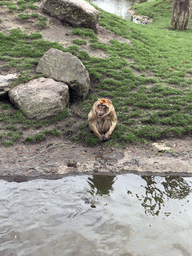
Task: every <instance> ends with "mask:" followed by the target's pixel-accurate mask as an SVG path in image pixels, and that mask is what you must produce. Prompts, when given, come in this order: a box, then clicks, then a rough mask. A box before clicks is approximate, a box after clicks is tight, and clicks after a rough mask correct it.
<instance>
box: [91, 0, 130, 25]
mask: <svg viewBox="0 0 192 256" xmlns="http://www.w3.org/2000/svg"><path fill="white" fill-rule="evenodd" d="M89 1H90V2H91V3H92V4H94V5H96V6H98V7H99V8H101V9H103V10H104V11H106V12H110V13H113V14H116V15H117V16H120V17H122V18H123V19H128V20H129V19H130V15H129V14H128V12H127V9H128V7H130V6H131V5H132V2H131V1H129V0H89Z"/></svg>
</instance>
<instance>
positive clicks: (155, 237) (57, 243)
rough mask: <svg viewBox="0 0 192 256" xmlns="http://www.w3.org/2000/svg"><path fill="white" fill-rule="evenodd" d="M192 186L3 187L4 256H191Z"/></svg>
mask: <svg viewBox="0 0 192 256" xmlns="http://www.w3.org/2000/svg"><path fill="white" fill-rule="evenodd" d="M191 192H192V178H190V177H184V178H182V177H179V176H178V177H177V176H166V177H160V176H138V175H134V174H125V175H117V176H99V175H93V176H87V175H83V176H67V177H64V178H62V179H60V180H33V181H28V182H23V183H15V182H11V183H9V182H7V181H3V180H0V255H1V256H11V255H17V256H31V255H34V256H44V255H45V256H49V255H54V256H57V255H59V256H61V255H64V256H72V255H73V256H74V255H77V256H90V255H91V256H107V255H113V256H114V255H115V256H138V255H142V256H154V255H155V256H162V255H169V256H180V255H184V256H190V255H192V246H191V245H192V242H191V237H192V193H191Z"/></svg>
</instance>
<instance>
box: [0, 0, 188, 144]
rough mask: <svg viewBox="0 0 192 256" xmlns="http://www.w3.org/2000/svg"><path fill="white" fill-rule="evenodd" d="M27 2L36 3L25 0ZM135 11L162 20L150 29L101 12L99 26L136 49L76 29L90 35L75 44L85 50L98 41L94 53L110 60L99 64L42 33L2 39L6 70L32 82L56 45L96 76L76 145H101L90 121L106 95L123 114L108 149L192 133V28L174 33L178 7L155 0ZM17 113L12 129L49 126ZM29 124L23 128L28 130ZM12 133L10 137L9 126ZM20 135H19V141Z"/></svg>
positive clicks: (0, 50) (0, 53) (1, 54)
mask: <svg viewBox="0 0 192 256" xmlns="http://www.w3.org/2000/svg"><path fill="white" fill-rule="evenodd" d="M20 2H21V3H23V2H24V3H28V2H25V1H24V0H22V1H21V0H20ZM20 2H19V3H20ZM0 3H1V2H0ZM9 3H10V2H9ZM31 4H32V2H31ZM20 5H21V4H20ZM20 5H19V6H20ZM17 8H18V7H17ZM134 8H135V9H137V12H138V14H142V15H148V16H150V17H152V18H153V19H154V22H153V23H152V24H150V25H146V26H143V25H137V24H134V23H133V22H130V21H126V20H123V19H121V18H119V17H117V16H115V15H112V14H109V13H106V12H104V11H102V12H101V15H100V20H99V23H100V25H102V26H105V27H106V28H108V29H109V30H112V31H113V32H115V33H116V34H117V35H121V36H123V37H124V38H127V39H129V40H131V44H128V43H120V42H118V41H117V40H112V41H111V44H110V45H107V44H103V43H101V42H99V41H98V38H97V37H96V36H95V35H94V34H93V33H92V31H90V30H88V29H80V28H78V29H74V31H73V32H74V34H80V35H81V36H82V40H79V41H78V40H77V41H75V42H74V43H76V44H77V45H78V44H81V43H86V39H87V38H90V37H91V38H92V45H91V47H92V48H93V49H96V48H98V49H102V50H103V51H106V52H108V53H109V59H107V60H106V59H102V58H92V57H90V56H89V55H88V54H87V53H86V52H84V51H79V49H78V46H77V45H73V46H71V47H70V48H69V49H63V47H62V46H61V45H59V44H58V43H50V42H45V41H43V40H41V35H40V33H35V34H33V35H31V36H27V35H25V34H24V33H21V31H19V30H13V31H11V33H10V35H4V34H3V33H0V38H1V40H0V42H1V43H0V44H1V45H0V58H1V59H6V61H7V62H6V65H7V66H6V68H9V66H10V65H12V66H13V65H15V66H16V67H18V69H19V70H20V72H21V76H20V78H19V80H20V81H23V80H24V81H25V80H29V79H31V78H32V77H31V76H30V72H31V71H32V70H33V69H34V67H35V66H36V64H37V62H38V60H39V58H40V57H41V56H42V55H43V54H44V52H45V51H47V50H48V49H49V48H51V47H55V48H58V49H61V50H63V51H69V52H71V53H73V54H74V55H76V56H78V57H79V58H80V59H81V60H82V62H83V63H84V64H85V66H86V67H87V69H88V70H89V72H90V74H91V79H92V81H93V84H94V90H93V91H92V92H91V95H90V96H89V97H88V98H87V99H86V100H84V101H83V102H81V103H80V104H79V107H80V108H81V113H82V114H81V116H80V117H81V119H82V121H83V123H82V124H81V126H80V127H79V129H78V132H75V131H73V130H72V131H71V132H72V135H73V136H72V139H73V140H83V141H86V142H87V143H88V144H89V145H94V144H96V143H97V142H98V140H97V138H95V136H94V135H93V134H92V133H91V132H90V131H89V129H88V123H87V114H88V112H89V110H90V108H91V105H92V104H93V101H94V100H96V99H97V98H98V97H109V98H111V99H112V101H113V104H114V106H115V108H116V111H117V115H118V121H119V122H118V125H117V127H116V129H115V131H114V133H113V135H112V139H111V140H110V141H109V142H107V143H108V144H110V143H111V144H113V145H122V146H123V145H125V144H126V143H130V142H131V143H133V142H135V141H143V142H146V141H147V140H148V139H159V138H161V137H162V136H166V135H169V136H178V135H184V134H191V131H192V118H191V114H192V113H191V111H192V90H191V84H192V77H191V74H192V51H191V49H192V40H191V39H192V36H191V30H192V27H190V28H189V30H188V31H173V30H171V29H170V22H171V12H172V2H171V1H162V0H158V1H156V0H153V1H151V2H148V3H143V4H139V5H136V6H135V7H134ZM14 35H15V36H14ZM14 47H15V48H14ZM13 49H14V50H13ZM19 49H22V51H20V50H19ZM24 49H25V51H24ZM26 57H27V58H26ZM129 60H131V61H129ZM134 70H137V71H139V72H140V75H139V76H137V75H135V72H133V71H134ZM20 81H19V82H20ZM6 106H7V105H4V104H2V105H1V109H2V118H1V122H2V124H3V122H4V124H5V120H4V119H5V117H4V116H5V111H8V110H7V108H9V106H7V107H6ZM72 108H73V106H72ZM6 113H7V114H6V115H8V114H9V112H6ZM16 113H17V115H18V116H21V115H22V113H21V112H18V111H17V112H16ZM11 115H12V116H11ZM11 115H9V116H7V119H6V125H7V126H8V127H9V126H11V124H12V123H13V122H12V121H11V120H13V119H14V120H16V121H15V122H20V123H21V120H22V118H23V120H25V121H23V122H24V124H25V123H27V128H26V127H25V129H28V128H29V127H30V126H35V127H36V126H37V127H39V126H41V125H44V123H46V122H44V123H43V122H40V121H29V120H26V119H25V118H24V117H22V118H20V119H17V118H16V117H15V115H16V114H15V113H14V114H11ZM62 118H66V122H67V123H70V117H68V115H67V112H66V111H65V113H61V115H60V118H59V119H53V120H52V121H49V123H50V122H53V123H54V122H55V123H58V124H59V121H60V120H61V119H62ZM58 124H57V129H56V128H55V130H54V131H52V132H50V133H52V134H54V135H59V134H60V131H59V126H58ZM21 125H22V126H21V130H22V127H23V124H22V123H21ZM7 129H8V132H10V130H9V128H7ZM13 130H14V129H13V127H12V134H13V135H12V137H8V136H7V137H6V136H3V135H2V136H1V137H2V142H3V143H4V144H6V141H10V144H11V142H13V141H14V138H16V139H17V138H19V136H20V134H19V132H20V133H21V131H20V130H18V131H14V132H13ZM87 130H88V132H87ZM16 133H17V134H18V136H16V135H15V134H16ZM47 133H48V132H47ZM44 136H46V131H45V132H44V134H43V135H42V137H39V138H36V139H35V138H28V140H36V141H38V140H40V139H42V138H44ZM16 139H15V140H16ZM7 144H9V143H8V142H7Z"/></svg>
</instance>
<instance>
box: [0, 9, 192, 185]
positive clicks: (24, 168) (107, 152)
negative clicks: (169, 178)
mask: <svg viewBox="0 0 192 256" xmlns="http://www.w3.org/2000/svg"><path fill="white" fill-rule="evenodd" d="M35 12H37V10H36V11H35ZM39 13H41V9H40V8H39ZM0 14H1V20H2V22H1V23H0V31H1V32H4V33H7V32H8V31H9V30H10V29H12V28H20V29H22V30H23V31H25V32H27V33H31V32H34V31H36V30H37V27H36V25H35V21H34V20H33V19H30V20H28V21H27V22H23V21H20V20H19V19H18V18H17V14H16V13H14V12H10V11H9V10H8V8H7V7H5V6H1V8H0ZM41 33H42V35H43V39H44V40H49V41H57V42H59V43H60V44H62V45H63V46H64V47H67V46H69V45H71V44H72V43H73V39H76V38H78V36H77V35H73V34H72V28H71V27H70V26H68V25H67V24H61V22H60V21H58V20H56V19H53V18H49V22H48V26H47V28H45V29H42V30H41ZM97 36H98V37H99V40H100V41H101V42H105V43H108V44H109V43H110V40H111V39H114V38H115V39H116V40H119V41H120V42H128V43H130V41H129V40H128V39H125V38H123V37H121V36H117V35H115V34H114V33H113V32H110V31H109V30H107V29H106V28H104V27H101V26H98V34H97ZM80 47H81V49H82V50H86V51H87V52H88V53H89V54H90V55H91V56H97V57H98V56H99V57H102V58H107V57H108V54H107V53H106V52H104V51H102V50H93V49H91V48H90V46H89V42H88V44H87V45H83V46H80ZM127 61H128V62H131V60H127ZM2 65H3V63H2ZM0 70H1V72H2V69H1V63H0ZM15 71H16V70H14V69H13V70H12V71H10V70H9V72H6V71H4V72H2V73H3V74H7V73H15ZM137 75H139V74H138V71H137ZM158 143H159V144H161V143H164V144H165V145H166V146H168V147H169V148H170V149H169V150H168V152H166V151H162V152H161V151H160V150H158V149H156V148H155V147H154V146H153V142H149V143H148V144H146V145H131V144H129V145H127V148H125V149H122V148H114V147H106V146H105V143H99V144H98V145H97V146H96V147H85V146H84V145H81V144H76V143H74V142H71V141H70V140H69V138H67V136H66V135H65V136H64V135H62V137H59V138H55V137H49V138H46V140H44V141H42V142H41V143H39V144H31V143H30V144H26V143H22V141H19V142H17V143H16V144H15V145H14V146H11V147H4V146H0V166H1V167H0V178H2V179H7V180H9V181H17V182H21V181H27V180H30V179H34V178H49V179H57V178H60V177H63V176H64V175H71V174H83V173H86V174H108V175H115V174H119V173H125V172H133V173H139V174H141V175H148V174H154V175H156V174H158V175H170V174H174V175H192V162H191V159H192V154H191V149H192V138H191V137H185V138H174V139H171V138H170V139H169V138H167V139H165V140H164V141H163V142H162V141H160V142H158Z"/></svg>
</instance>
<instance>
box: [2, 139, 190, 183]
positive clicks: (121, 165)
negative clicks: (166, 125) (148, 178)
mask: <svg viewBox="0 0 192 256" xmlns="http://www.w3.org/2000/svg"><path fill="white" fill-rule="evenodd" d="M159 143H162V142H159ZM163 143H164V144H165V145H166V146H168V147H169V148H170V149H169V151H168V152H166V151H164V152H163V151H162V152H161V151H159V150H158V149H156V148H154V146H153V142H149V144H147V145H127V148H126V149H122V148H114V147H106V146H105V144H104V143H100V144H98V146H96V147H84V146H83V145H80V144H76V143H72V142H71V141H69V140H64V139H61V138H49V139H47V140H45V141H43V142H41V143H39V144H23V143H21V144H16V145H15V146H14V147H0V163H1V168H0V178H1V179H6V180H9V181H17V182H21V181H27V180H30V179H36V178H47V179H57V178H61V177H63V176H66V175H74V174H85V173H86V174H107V175H114V174H120V173H130V172H131V173H138V174H141V175H142V174H146V175H148V174H154V175H155V174H158V175H167V174H176V175H182V176H192V154H191V149H192V139H191V138H185V139H172V140H164V141H163Z"/></svg>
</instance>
